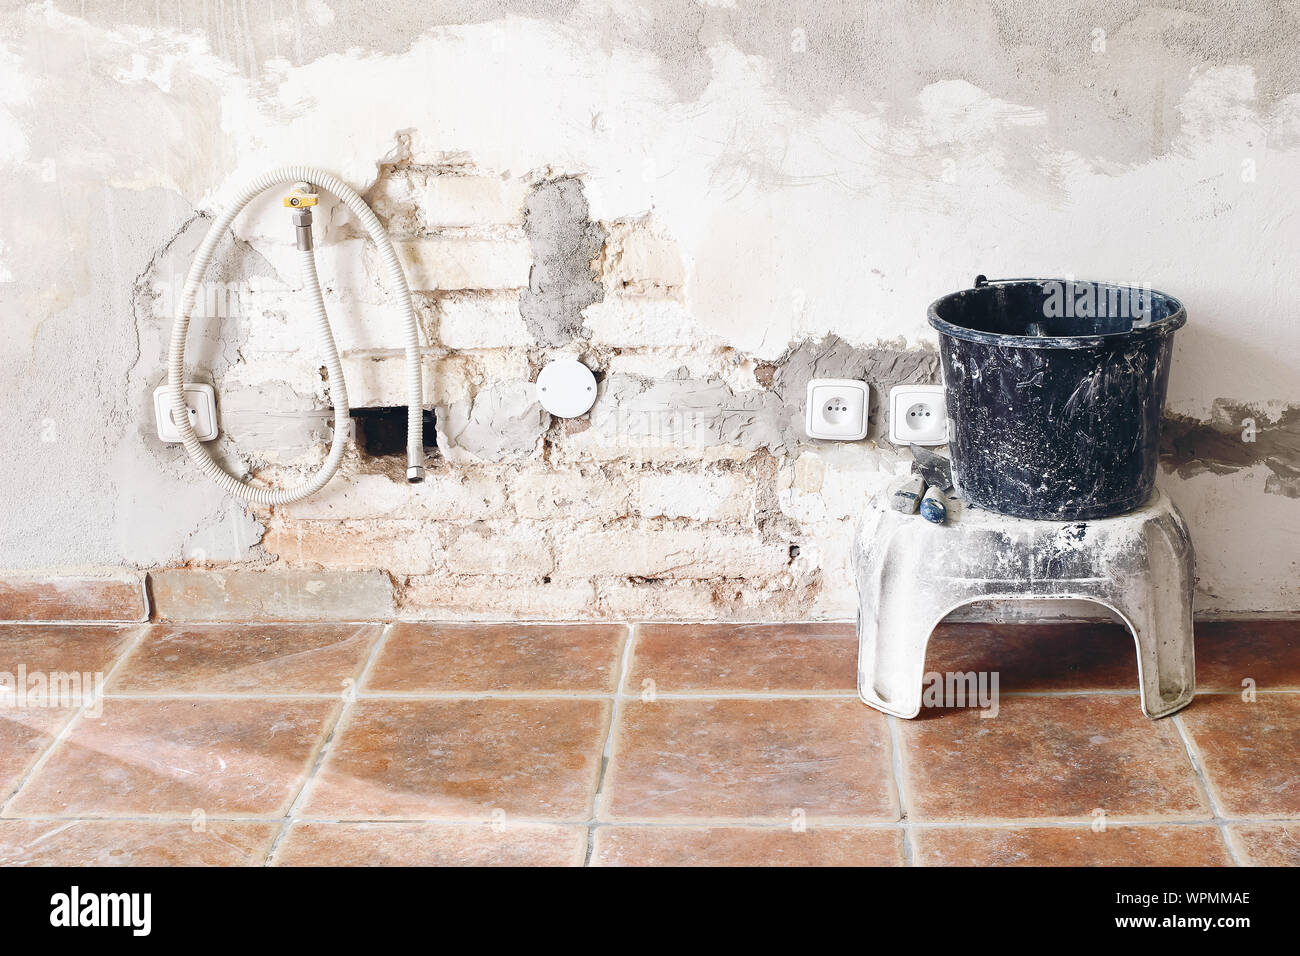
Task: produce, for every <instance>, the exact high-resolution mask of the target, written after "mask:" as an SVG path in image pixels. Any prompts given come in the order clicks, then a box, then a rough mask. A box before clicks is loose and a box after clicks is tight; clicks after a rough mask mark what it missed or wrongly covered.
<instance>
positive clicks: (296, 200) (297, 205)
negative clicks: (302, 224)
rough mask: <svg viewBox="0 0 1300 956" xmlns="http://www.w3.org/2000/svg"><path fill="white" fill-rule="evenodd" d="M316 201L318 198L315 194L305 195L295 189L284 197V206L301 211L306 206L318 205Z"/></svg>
mask: <svg viewBox="0 0 1300 956" xmlns="http://www.w3.org/2000/svg"><path fill="white" fill-rule="evenodd" d="M316 199H317V197H316V196H315V195H314V194H313V193H305V192H302V191H301V190H298V189H295V190H294V191H293V192H291V193H289V195H287V196H285V197H284V205H285V206H286V207H287V208H292V209H301V208H302V207H304V206H314V205H316Z"/></svg>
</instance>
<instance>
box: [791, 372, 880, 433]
mask: <svg viewBox="0 0 1300 956" xmlns="http://www.w3.org/2000/svg"><path fill="white" fill-rule="evenodd" d="M870 396H871V393H870V390H869V389H868V388H867V383H866V382H856V381H854V380H853V379H849V378H815V379H813V380H812V381H811V382H809V383H808V398H807V402H806V406H805V409H804V431H805V432H807V433H808V437H809V438H824V439H827V440H829V441H859V440H861V439H863V438H866V437H867V411H868V409H869V407H870V404H871V397H870Z"/></svg>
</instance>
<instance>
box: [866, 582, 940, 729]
mask: <svg viewBox="0 0 1300 956" xmlns="http://www.w3.org/2000/svg"><path fill="white" fill-rule="evenodd" d="M908 596H909V597H910V594H909V595H908ZM908 603H910V602H907V601H901V602H900V601H899V600H897V599H891V598H889V597H888V596H885V595H881V599H880V602H879V603H878V604H876V605H875V606H864V607H862V608H861V609H860V610H859V611H858V696H859V697H860V698H862V702H863V703H865V704H869V705H871V706H872V707H874V708H876V709H877V710H882V711H884V712H885V713H887V714H893V715H894V716H896V717H915V716H916V715H917V714H918V713H920V712H921V691H922V687H921V684H922V681H923V679H924V677H925V647H926V644H928V643H929V641H930V630H931V627H930V621H929V619H928V618H924V617H923V616H922V615H917V613H916V611H915V605H912V608H911V613H907V612H908V607H907V605H908Z"/></svg>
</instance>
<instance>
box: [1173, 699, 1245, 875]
mask: <svg viewBox="0 0 1300 956" xmlns="http://www.w3.org/2000/svg"><path fill="white" fill-rule="evenodd" d="M1169 720H1170V721H1171V722H1172V723H1173V725H1174V729H1176V730H1177V731H1178V736H1179V738H1180V739H1181V740H1182V742H1183V749H1185V750H1186V751H1187V759H1188V760H1190V761H1191V764H1192V772H1193V773H1194V774H1196V779H1197V781H1199V782H1200V784H1201V789H1202V790H1204V791H1205V799H1206V801H1207V802H1208V803H1209V804H1210V812H1211V813H1212V814H1213V819H1214V825H1215V826H1216V827H1217V828H1218V830H1219V837H1220V838H1221V839H1222V840H1223V843H1224V845H1225V846H1226V847H1227V848H1228V856H1229V857H1231V859H1232V862H1233V863H1235V864H1236V865H1237V866H1244V865H1245V864H1243V863H1242V862H1241V857H1240V856H1238V854H1237V848H1236V847H1235V846H1233V843H1232V837H1231V835H1230V834H1229V833H1228V825H1227V823H1226V822H1225V821H1224V819H1223V811H1222V810H1221V809H1220V807H1219V801H1218V800H1216V799H1214V791H1213V790H1212V789H1210V780H1209V777H1207V776H1206V774H1205V767H1204V765H1203V764H1202V763H1201V755H1200V753H1199V752H1198V751H1197V749H1196V745H1195V744H1194V743H1193V742H1192V737H1191V734H1189V733H1188V731H1187V728H1186V727H1184V726H1183V720H1182V715H1181V714H1172V715H1171V716H1170V717H1169Z"/></svg>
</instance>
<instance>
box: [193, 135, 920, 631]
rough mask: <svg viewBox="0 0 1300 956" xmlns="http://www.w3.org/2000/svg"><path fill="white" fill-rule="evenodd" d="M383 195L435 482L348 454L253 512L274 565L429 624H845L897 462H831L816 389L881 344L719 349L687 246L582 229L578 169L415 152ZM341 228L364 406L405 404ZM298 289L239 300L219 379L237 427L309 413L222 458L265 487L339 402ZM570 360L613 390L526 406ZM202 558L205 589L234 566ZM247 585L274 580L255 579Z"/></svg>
mask: <svg viewBox="0 0 1300 956" xmlns="http://www.w3.org/2000/svg"><path fill="white" fill-rule="evenodd" d="M556 184H560V186H561V187H562V188H553V187H555V185H556ZM367 199H368V200H369V202H370V203H371V204H372V206H373V208H374V209H375V212H376V214H377V215H379V217H380V218H381V220H383V221H384V223H385V225H386V227H387V228H388V230H389V232H390V234H391V235H392V237H393V239H394V242H395V244H396V247H397V249H398V251H399V254H400V255H401V257H402V260H403V262H404V264H405V267H406V272H407V277H408V282H409V283H410V286H411V289H412V292H413V295H414V297H415V299H416V304H417V308H418V312H419V316H420V322H421V336H422V338H421V341H422V350H423V363H424V364H423V371H424V383H425V401H426V402H427V403H428V404H429V405H431V406H432V407H433V408H434V409H435V410H436V414H437V420H438V428H437V436H436V437H437V445H438V448H437V451H436V452H434V453H432V454H431V457H430V460H429V462H428V469H429V470H428V479H427V481H426V483H425V484H424V485H423V486H420V487H414V488H413V487H412V486H410V485H408V484H407V483H406V482H405V480H404V477H403V474H404V466H405V461H404V458H394V459H376V458H370V457H366V456H364V455H362V454H360V453H359V452H358V451H357V450H356V449H355V447H354V448H352V449H351V450H350V451H349V453H348V456H347V458H346V459H345V461H344V464H343V467H342V469H341V471H340V473H339V475H338V476H337V477H336V478H335V479H334V480H333V481H332V482H331V483H330V484H329V485H328V486H327V487H326V489H325V490H324V491H322V492H321V493H319V494H318V495H316V496H314V497H312V498H310V499H308V500H306V501H303V502H299V503H296V504H293V505H288V506H284V507H279V508H274V509H258V510H257V513H256V519H257V520H258V522H259V523H260V524H261V525H262V526H263V527H264V528H265V533H264V535H263V537H262V540H261V543H260V548H258V549H257V551H256V559H255V561H252V562H248V564H250V565H256V566H257V568H258V570H259V572H267V573H270V574H272V575H274V574H276V573H277V572H278V571H280V570H282V569H283V570H286V571H292V572H293V573H295V574H301V573H310V572H312V571H314V570H320V571H330V572H333V571H357V572H362V571H373V570H376V569H377V570H380V571H383V572H386V573H387V574H388V575H389V577H390V578H391V580H392V582H393V585H394V588H395V594H396V600H397V601H398V604H399V606H400V609H401V613H402V614H405V615H407V616H411V617H478V618H508V617H523V618H573V617H600V616H627V615H632V616H640V617H655V618H684V619H706V618H714V617H733V618H751V619H760V618H801V617H844V616H848V615H851V614H852V611H853V606H854V597H853V591H852V582H851V576H850V573H849V566H848V545H849V540H850V538H851V532H852V520H853V518H854V517H855V514H856V511H857V509H856V507H855V506H854V504H853V503H854V502H857V501H861V499H862V498H863V497H864V496H865V495H867V494H869V493H871V491H872V490H873V489H876V488H878V487H880V486H881V485H882V484H883V483H884V482H885V481H887V480H888V476H889V474H890V473H891V471H892V469H893V468H894V467H897V464H898V455H897V453H896V451H893V450H881V449H877V448H876V447H875V446H874V445H870V446H858V447H853V448H845V447H834V448H830V447H827V446H821V447H816V446H813V445H812V444H811V443H809V442H807V441H806V440H804V439H803V438H802V431H801V410H802V400H803V394H802V393H803V387H804V383H805V382H806V380H807V378H808V377H811V376H812V375H813V374H822V375H834V374H840V373H842V372H843V371H844V368H845V367H847V366H846V365H845V363H846V362H847V363H848V364H849V365H852V364H853V363H854V362H857V363H858V364H859V365H862V366H865V365H866V364H868V363H869V362H870V360H871V358H870V353H868V352H866V351H863V350H856V349H853V348H850V347H848V346H847V344H845V343H840V342H839V341H838V340H834V339H828V340H825V341H818V342H815V343H813V344H811V345H807V346H805V347H803V348H802V349H801V348H799V347H792V350H791V352H790V354H789V355H788V356H787V358H788V361H784V362H781V363H776V364H775V365H773V364H771V363H769V364H767V365H765V366H762V367H760V365H759V363H757V362H756V361H754V360H753V359H751V358H749V357H747V356H744V355H742V354H739V353H737V352H735V351H734V350H732V349H730V348H728V347H726V345H725V343H722V342H720V341H718V340H716V339H715V338H712V337H710V336H707V335H704V334H702V333H701V332H700V331H699V328H698V326H697V324H696V322H695V319H694V317H693V316H692V313H691V309H690V306H689V304H688V301H687V297H686V294H685V290H686V286H687V273H688V264H687V263H686V262H684V261H683V257H682V253H681V251H680V249H679V248H678V247H677V245H676V244H675V243H674V241H673V239H672V237H671V236H669V235H666V234H665V233H664V232H663V231H662V230H661V229H660V227H659V226H658V224H657V223H656V222H655V221H654V217H653V216H652V215H642V216H636V217H629V218H624V219H618V220H614V221H609V222H590V221H588V220H586V218H585V217H586V202H585V197H583V195H582V184H581V180H580V178H574V177H559V176H556V175H555V174H554V173H553V172H550V171H548V172H547V173H545V174H541V173H539V174H532V175H528V176H522V177H521V176H513V177H511V176H502V175H498V174H496V173H494V172H492V171H484V170H480V169H476V168H473V167H471V166H468V165H467V164H464V163H454V164H450V165H447V166H428V165H417V164H412V163H409V162H407V161H404V160H402V161H399V162H397V163H395V164H393V165H390V166H386V167H383V169H382V173H381V175H380V177H379V180H378V181H377V183H376V184H375V186H374V187H373V188H372V189H371V190H370V192H369V193H368V195H367ZM323 213H324V214H323V215H321V216H318V227H317V232H318V242H319V255H318V259H319V271H320V273H321V275H322V278H323V282H324V284H325V287H326V296H327V305H328V306H329V307H330V309H331V318H332V320H333V322H334V326H335V333H336V339H337V341H338V343H339V347H340V349H341V352H342V355H343V367H344V373H345V376H346V378H347V383H348V391H349V397H350V401H351V403H352V405H353V407H362V406H383V405H388V406H398V405H401V404H403V403H404V401H405V391H404V381H405V379H404V371H405V362H404V358H403V356H402V353H401V351H400V348H399V347H398V346H399V343H400V341H401V335H400V329H399V327H398V323H397V312H396V310H395V309H394V308H393V307H392V302H391V300H390V298H389V296H388V293H387V292H386V291H385V290H384V289H383V288H382V285H381V276H380V272H379V268H378V265H377V262H376V260H375V256H374V255H373V251H372V250H371V249H369V248H368V245H367V243H366V242H364V241H363V240H361V239H359V238H357V234H356V232H355V226H354V225H353V224H352V223H350V222H349V221H348V220H347V218H346V216H345V214H343V213H342V212H341V211H340V210H338V209H337V208H334V207H328V206H327V208H326V209H325V210H323ZM321 223H323V226H322V225H321ZM270 242H271V243H272V247H274V243H275V240H270ZM583 249H587V250H589V251H590V253H591V255H590V256H589V257H588V256H587V254H586V253H585V252H582V250H583ZM574 255H581V256H583V258H582V259H581V261H578V262H575V261H573V256H574ZM277 258H278V256H277V253H276V252H275V251H274V248H272V251H271V252H270V253H268V259H269V260H270V261H272V262H276V261H277ZM539 262H541V265H539ZM277 267H278V268H280V267H281V264H280V263H278V262H277ZM281 275H282V276H283V281H282V282H280V283H276V282H274V281H269V280H266V281H263V282H261V283H260V284H259V285H258V286H256V287H251V288H245V289H242V290H241V296H242V300H241V302H240V310H241V315H242V317H243V319H244V328H243V332H244V336H245V337H244V339H243V340H242V341H241V343H240V349H239V357H238V360H237V361H235V362H234V363H233V364H232V365H231V366H230V367H229V368H228V369H227V370H226V371H225V373H224V374H223V375H219V376H218V378H219V380H218V383H217V384H218V388H219V389H220V394H221V397H222V402H223V405H225V406H229V407H231V408H239V409H241V410H242V411H241V416H240V421H245V420H247V421H254V420H256V416H257V415H258V414H259V412H260V413H262V414H270V415H274V414H277V412H279V411H281V410H283V414H284V415H285V416H289V417H292V416H298V417H302V416H304V415H308V416H310V414H311V412H312V411H313V410H314V411H315V412H316V415H315V418H314V419H312V423H313V426H312V427H313V429H314V430H313V431H312V432H311V433H310V435H309V436H308V438H307V439H305V440H304V441H303V442H302V443H300V444H298V445H294V444H293V443H292V442H289V443H288V445H287V447H286V446H285V445H283V444H282V445H281V446H279V447H273V446H272V445H270V444H269V438H268V439H267V440H268V444H267V445H266V447H257V446H256V445H249V444H248V443H247V442H245V443H242V444H239V445H231V446H229V450H230V451H231V452H236V453H238V454H239V455H241V456H244V458H245V460H246V461H248V462H249V463H250V465H251V466H252V469H253V471H254V473H255V474H257V476H258V477H259V479H261V480H272V481H274V480H280V479H283V480H289V479H290V478H291V477H292V474H291V473H292V472H294V471H297V470H301V469H305V468H309V467H314V466H315V465H316V464H317V463H318V462H319V460H320V458H321V456H322V454H323V451H324V447H325V439H326V438H327V437H328V436H327V435H326V434H324V433H323V432H322V429H323V428H324V426H325V425H327V423H328V418H327V416H326V415H324V414H322V413H323V411H324V410H325V409H327V408H328V386H327V383H326V382H325V381H324V378H323V376H322V374H321V370H320V368H319V366H318V364H317V363H316V361H315V358H314V357H313V356H312V355H311V354H310V350H309V349H304V348H302V347H301V338H302V330H303V328H304V326H303V314H302V311H301V303H300V302H299V301H298V299H297V298H296V297H295V295H294V288H293V287H294V285H295V284H296V280H295V276H294V273H293V271H292V268H290V267H288V266H285V267H284V268H282V271H281ZM526 316H527V317H526ZM561 354H565V355H576V356H578V357H579V358H580V359H582V360H583V361H585V362H587V364H589V365H590V366H591V367H592V368H593V369H594V370H595V371H596V372H597V374H598V376H599V377H600V379H601V383H600V391H599V399H598V403H597V406H596V408H595V409H593V412H592V413H591V414H590V415H588V416H585V417H583V418H579V419H573V420H568V421H554V420H551V419H550V417H549V416H547V415H546V414H545V413H544V412H542V411H541V409H540V407H539V406H537V405H536V403H535V402H534V401H533V397H532V390H531V386H530V385H529V384H528V383H530V382H531V381H532V379H533V378H534V377H535V376H536V373H537V371H538V370H539V369H540V367H541V366H542V365H543V364H544V363H545V362H546V361H548V360H549V359H551V358H553V357H555V356H557V355H561ZM906 354H910V353H906ZM918 355H919V360H909V361H905V362H903V363H902V365H901V366H900V365H899V362H898V361H897V354H896V355H895V359H894V362H893V366H891V367H894V368H895V369H896V368H897V367H902V368H903V369H904V370H903V372H902V373H901V374H902V377H904V378H911V379H913V380H927V379H929V378H931V377H932V376H933V372H934V362H933V354H932V353H926V352H924V351H921V352H919V353H918ZM268 396H270V397H269V398H268ZM286 396H291V397H289V398H286ZM286 403H287V407H286ZM304 403H305V407H304ZM268 406H270V407H268ZM880 428H881V423H880V422H877V423H876V424H875V431H876V432H877V433H878V432H879V430H880ZM228 431H229V429H228ZM232 437H233V436H232ZM251 437H252V438H253V439H254V440H255V439H256V438H257V437H263V436H262V433H261V432H260V431H257V430H254V431H253V432H252V433H251ZM279 437H280V440H282V441H287V439H286V438H284V436H279ZM828 458H830V459H832V460H833V461H834V462H835V464H834V466H833V467H828V466H827V459H828ZM199 557H200V560H197V561H193V562H191V563H190V569H191V571H192V572H194V573H203V571H202V569H203V568H204V566H205V565H207V568H206V570H207V571H209V572H210V571H213V570H216V571H221V572H224V571H226V570H229V567H228V565H224V564H221V563H217V564H212V563H211V562H205V561H203V560H202V556H199ZM171 580H175V579H174V578H173V579H171ZM240 580H242V581H244V582H245V585H244V586H245V587H247V588H268V587H273V582H271V581H270V580H269V579H267V578H264V577H261V576H260V573H259V575H255V576H253V577H245V578H242V579H240ZM336 580H338V581H340V582H345V581H346V580H348V579H347V578H346V576H344V577H340V578H338V579H336ZM358 581H362V582H363V583H364V584H365V585H366V587H370V586H371V585H372V579H371V578H369V577H365V578H358ZM178 593H182V594H183V593H184V592H183V591H180V592H178ZM173 603H174V602H173ZM173 613H177V614H181V613H183V612H179V611H174V612H173Z"/></svg>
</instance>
